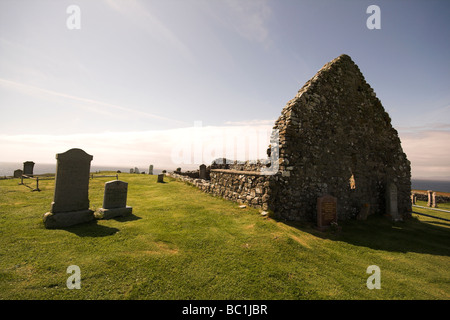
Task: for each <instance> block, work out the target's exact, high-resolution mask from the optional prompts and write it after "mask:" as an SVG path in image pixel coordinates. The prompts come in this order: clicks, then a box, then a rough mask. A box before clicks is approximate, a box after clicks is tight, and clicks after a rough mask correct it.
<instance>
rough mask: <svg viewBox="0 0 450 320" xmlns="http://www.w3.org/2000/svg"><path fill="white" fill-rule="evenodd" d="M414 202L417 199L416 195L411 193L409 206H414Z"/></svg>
mask: <svg viewBox="0 0 450 320" xmlns="http://www.w3.org/2000/svg"><path fill="white" fill-rule="evenodd" d="M416 201H417V197H416V195H415V194H414V193H413V194H412V195H411V204H416Z"/></svg>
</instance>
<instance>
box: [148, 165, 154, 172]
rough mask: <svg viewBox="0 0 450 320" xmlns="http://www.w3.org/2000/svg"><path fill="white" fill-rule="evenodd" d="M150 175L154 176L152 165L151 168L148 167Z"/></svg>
mask: <svg viewBox="0 0 450 320" xmlns="http://www.w3.org/2000/svg"><path fill="white" fill-rule="evenodd" d="M148 174H153V165H152V164H151V165H150V167H148Z"/></svg>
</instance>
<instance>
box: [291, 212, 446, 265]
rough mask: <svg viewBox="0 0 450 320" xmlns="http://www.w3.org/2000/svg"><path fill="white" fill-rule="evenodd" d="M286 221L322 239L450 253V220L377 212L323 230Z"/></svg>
mask: <svg viewBox="0 0 450 320" xmlns="http://www.w3.org/2000/svg"><path fill="white" fill-rule="evenodd" d="M284 223H285V224H287V225H290V226H292V227H295V228H297V229H299V230H301V231H304V232H308V233H310V234H313V235H315V236H317V237H320V238H322V239H329V240H332V241H333V240H334V241H343V242H347V243H349V244H352V245H355V246H363V247H367V248H371V249H374V250H384V251H391V252H403V253H406V252H416V253H426V254H433V255H440V256H450V228H447V227H450V224H448V223H444V222H442V221H439V222H435V223H433V224H431V223H428V222H421V221H419V220H418V219H416V218H409V219H407V220H405V221H403V222H393V221H391V220H389V219H388V218H385V217H382V216H378V215H373V216H370V217H369V218H368V219H367V220H366V221H357V220H350V221H343V222H340V223H339V225H340V226H341V228H342V229H341V231H339V232H332V231H324V232H321V231H319V230H317V229H315V228H314V227H313V226H311V225H305V224H299V223H296V222H286V221H284ZM437 224H440V225H444V227H441V226H438V225H437ZM445 226H447V227H445Z"/></svg>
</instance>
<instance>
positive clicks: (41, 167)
mask: <svg viewBox="0 0 450 320" xmlns="http://www.w3.org/2000/svg"><path fill="white" fill-rule="evenodd" d="M131 168H134V166H133V167H131V166H130V167H121V166H117V167H108V166H95V165H92V166H91V172H97V171H117V170H120V171H121V172H126V173H128V172H130V169H131ZM137 168H138V169H139V171H141V172H142V171H144V172H145V173H148V166H147V167H146V168H144V167H137ZM17 169H21V170H23V163H14V162H0V177H3V176H12V175H13V174H14V170H17ZM162 170H163V169H157V168H153V174H159V173H161V172H162ZM33 173H34V174H45V173H56V163H54V164H51V163H35V164H34V168H33Z"/></svg>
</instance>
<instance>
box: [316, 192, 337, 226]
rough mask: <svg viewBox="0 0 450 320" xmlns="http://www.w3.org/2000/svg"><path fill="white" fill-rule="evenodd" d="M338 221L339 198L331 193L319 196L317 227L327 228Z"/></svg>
mask: <svg viewBox="0 0 450 320" xmlns="http://www.w3.org/2000/svg"><path fill="white" fill-rule="evenodd" d="M332 223H337V199H336V198H335V197H333V196H331V195H328V194H327V195H324V196H322V197H320V198H317V228H318V229H319V230H325V229H327V228H329V227H330V226H331V224H332Z"/></svg>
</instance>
